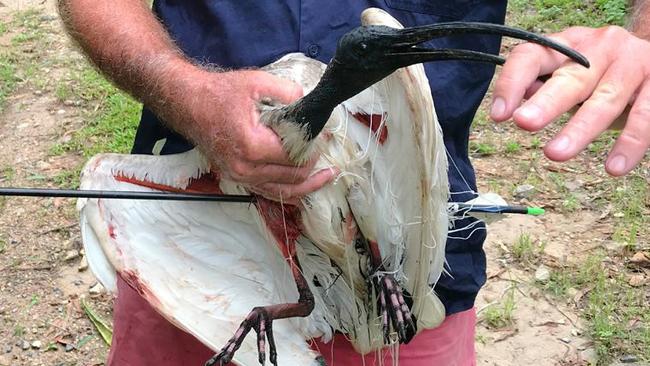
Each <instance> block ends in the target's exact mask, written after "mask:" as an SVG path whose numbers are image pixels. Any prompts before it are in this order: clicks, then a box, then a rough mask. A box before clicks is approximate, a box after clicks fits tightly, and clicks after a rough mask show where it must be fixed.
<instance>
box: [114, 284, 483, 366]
mask: <svg viewBox="0 0 650 366" xmlns="http://www.w3.org/2000/svg"><path fill="white" fill-rule="evenodd" d="M117 291H118V296H117V299H116V300H115V305H114V314H113V315H114V316H113V319H114V320H113V327H114V329H113V345H112V347H111V352H110V354H109V356H108V363H107V366H148V365H155V366H179V365H190V366H192V365H196V366H201V365H203V364H204V363H205V361H207V360H208V359H209V358H210V357H212V356H213V355H214V352H213V351H212V350H210V349H209V348H207V347H206V346H204V345H203V344H202V343H201V342H199V341H198V340H196V339H195V338H194V337H192V336H191V335H189V334H188V333H185V332H183V331H182V330H180V329H178V328H176V327H175V326H174V325H172V324H171V323H169V322H168V321H167V320H166V319H165V318H163V317H162V316H161V315H159V314H158V313H157V312H156V311H155V310H154V309H153V308H152V307H151V306H150V305H149V303H147V302H146V301H145V300H144V299H143V298H142V297H141V296H140V295H139V294H138V293H137V292H136V291H135V290H133V289H132V288H131V287H130V286H129V285H128V284H126V282H124V281H123V280H122V279H121V278H119V277H118V280H117ZM475 323H476V314H475V312H474V309H471V310H468V311H465V312H462V313H458V314H454V315H451V316H448V317H447V318H446V319H445V321H444V322H443V323H442V325H440V326H439V327H438V328H436V329H431V330H425V331H423V332H421V333H420V334H418V335H417V337H415V338H414V339H413V340H412V341H411V342H410V343H409V344H407V345H402V346H400V347H399V365H400V366H430V365H445V366H474V365H475V364H476V357H475V353H474V327H475ZM314 348H316V349H318V350H319V351H320V353H321V354H322V355H323V356H324V357H325V359H326V361H327V365H329V366H357V365H367V366H373V365H385V366H391V365H392V362H391V354H390V352H388V351H385V352H382V354H383V355H382V357H383V358H384V363H379V362H378V361H379V360H378V359H376V355H375V354H369V355H367V356H366V357H365V363H363V362H364V361H362V356H361V355H359V354H358V353H356V352H355V351H354V350H353V349H352V346H351V345H350V343H349V342H348V341H347V340H346V339H345V337H343V336H337V337H335V338H334V340H333V341H332V342H331V343H327V344H325V343H321V342H315V343H314ZM282 366H284V365H282Z"/></svg>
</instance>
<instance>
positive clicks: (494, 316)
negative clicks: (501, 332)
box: [483, 286, 516, 329]
mask: <svg viewBox="0 0 650 366" xmlns="http://www.w3.org/2000/svg"><path fill="white" fill-rule="evenodd" d="M515 307H516V304H515V287H514V286H513V287H511V288H510V289H509V290H508V291H507V292H506V294H505V296H504V299H503V301H502V302H501V303H499V304H493V305H490V306H489V307H488V308H487V309H485V312H484V313H483V321H485V323H486V324H487V326H488V327H490V328H492V329H502V328H506V327H509V326H511V325H512V324H514V316H513V314H514V311H515Z"/></svg>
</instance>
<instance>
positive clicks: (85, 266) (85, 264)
mask: <svg viewBox="0 0 650 366" xmlns="http://www.w3.org/2000/svg"><path fill="white" fill-rule="evenodd" d="M87 269H88V259H86V257H85V256H84V257H81V262H80V263H79V267H77V270H78V271H79V272H83V271H85V270H87Z"/></svg>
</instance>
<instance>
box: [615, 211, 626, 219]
mask: <svg viewBox="0 0 650 366" xmlns="http://www.w3.org/2000/svg"><path fill="white" fill-rule="evenodd" d="M614 217H616V218H617V219H620V218H622V217H625V214H624V213H622V212H615V213H614Z"/></svg>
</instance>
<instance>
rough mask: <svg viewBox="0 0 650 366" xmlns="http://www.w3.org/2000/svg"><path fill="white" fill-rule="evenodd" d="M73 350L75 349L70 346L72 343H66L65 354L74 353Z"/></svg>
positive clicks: (72, 345)
mask: <svg viewBox="0 0 650 366" xmlns="http://www.w3.org/2000/svg"><path fill="white" fill-rule="evenodd" d="M74 349H75V347H74V344H72V343H68V344H66V345H65V351H66V352H72V351H74Z"/></svg>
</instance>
